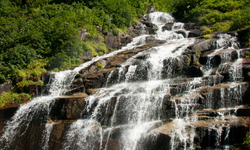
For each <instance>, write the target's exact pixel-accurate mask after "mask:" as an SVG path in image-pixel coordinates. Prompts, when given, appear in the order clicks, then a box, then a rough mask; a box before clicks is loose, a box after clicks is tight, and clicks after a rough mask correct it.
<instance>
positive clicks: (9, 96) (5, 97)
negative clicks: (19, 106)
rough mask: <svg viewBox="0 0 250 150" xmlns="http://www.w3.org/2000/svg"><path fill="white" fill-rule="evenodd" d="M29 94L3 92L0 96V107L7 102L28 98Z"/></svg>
mask: <svg viewBox="0 0 250 150" xmlns="http://www.w3.org/2000/svg"><path fill="white" fill-rule="evenodd" d="M30 98H31V96H30V95H29V94H26V93H21V94H18V93H13V92H3V93H2V94H1V96H0V107H3V106H4V105H5V104H6V103H8V102H22V101H25V100H30Z"/></svg>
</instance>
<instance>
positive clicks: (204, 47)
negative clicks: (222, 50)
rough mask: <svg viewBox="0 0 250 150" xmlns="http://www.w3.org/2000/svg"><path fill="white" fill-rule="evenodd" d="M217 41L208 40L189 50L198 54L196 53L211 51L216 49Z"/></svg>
mask: <svg viewBox="0 0 250 150" xmlns="http://www.w3.org/2000/svg"><path fill="white" fill-rule="evenodd" d="M216 41H217V40H216V39H208V40H205V41H202V42H200V43H197V44H194V45H192V46H189V47H188V49H190V50H192V51H194V52H196V51H201V52H203V51H209V50H213V49H216Z"/></svg>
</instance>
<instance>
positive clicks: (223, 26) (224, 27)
mask: <svg viewBox="0 0 250 150" xmlns="http://www.w3.org/2000/svg"><path fill="white" fill-rule="evenodd" d="M230 28H231V26H230V24H229V23H227V22H222V23H221V22H217V23H215V24H214V25H213V26H212V27H211V28H210V29H211V30H212V31H213V32H227V31H229V30H230Z"/></svg>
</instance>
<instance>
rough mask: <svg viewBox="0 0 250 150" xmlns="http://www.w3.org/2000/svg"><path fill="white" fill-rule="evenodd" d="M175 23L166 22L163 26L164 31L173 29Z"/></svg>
mask: <svg viewBox="0 0 250 150" xmlns="http://www.w3.org/2000/svg"><path fill="white" fill-rule="evenodd" d="M173 25H174V24H173V23H166V24H165V25H164V26H163V27H162V31H165V30H168V31H171V30H172V27H173Z"/></svg>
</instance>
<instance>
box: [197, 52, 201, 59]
mask: <svg viewBox="0 0 250 150" xmlns="http://www.w3.org/2000/svg"><path fill="white" fill-rule="evenodd" d="M196 56H197V57H198V58H200V57H201V51H199V50H198V51H197V52H196Z"/></svg>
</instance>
